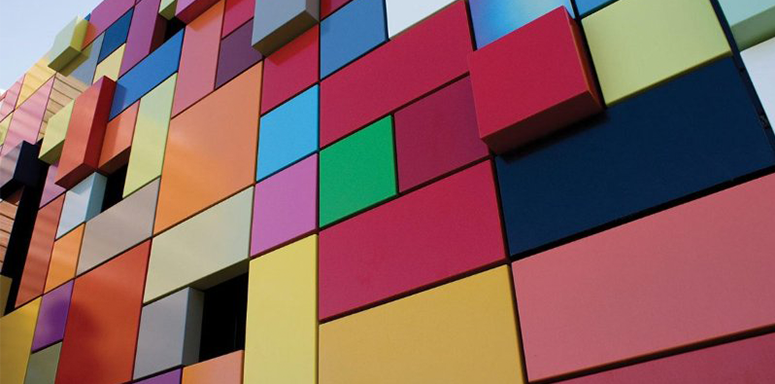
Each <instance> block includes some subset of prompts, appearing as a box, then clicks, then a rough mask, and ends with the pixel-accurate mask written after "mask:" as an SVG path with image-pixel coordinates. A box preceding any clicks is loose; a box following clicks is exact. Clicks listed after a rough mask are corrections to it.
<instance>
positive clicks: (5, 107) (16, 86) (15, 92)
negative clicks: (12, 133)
mask: <svg viewBox="0 0 775 384" xmlns="http://www.w3.org/2000/svg"><path fill="white" fill-rule="evenodd" d="M23 80H24V76H22V78H21V79H19V80H18V81H17V82H15V83H13V85H12V86H11V88H9V89H8V90H7V91H5V99H3V101H2V102H0V121H3V119H5V117H6V116H8V115H9V114H10V113H11V112H13V110H14V108H16V101H17V100H18V99H19V92H21V89H22V82H23Z"/></svg>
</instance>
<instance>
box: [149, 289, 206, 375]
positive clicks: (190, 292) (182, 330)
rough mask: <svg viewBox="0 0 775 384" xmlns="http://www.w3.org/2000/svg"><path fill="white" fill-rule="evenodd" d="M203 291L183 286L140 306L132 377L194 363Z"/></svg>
mask: <svg viewBox="0 0 775 384" xmlns="http://www.w3.org/2000/svg"><path fill="white" fill-rule="evenodd" d="M203 304H204V293H202V292H201V291H197V290H195V289H192V288H185V289H182V290H180V291H178V292H175V293H173V294H172V295H170V296H167V297H165V298H163V299H161V300H158V301H155V302H153V303H151V304H148V305H146V306H145V307H143V313H142V317H141V319H140V333H139V335H138V338H137V352H136V355H135V356H136V357H135V370H134V378H135V379H139V378H142V377H146V376H149V375H152V374H154V373H157V372H160V371H163V370H166V369H169V368H174V367H177V366H180V365H190V364H193V363H196V362H197V360H198V357H199V337H200V334H201V331H202V306H203Z"/></svg>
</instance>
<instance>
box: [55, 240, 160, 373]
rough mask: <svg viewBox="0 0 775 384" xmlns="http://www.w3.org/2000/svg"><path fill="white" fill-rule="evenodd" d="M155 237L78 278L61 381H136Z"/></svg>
mask: <svg viewBox="0 0 775 384" xmlns="http://www.w3.org/2000/svg"><path fill="white" fill-rule="evenodd" d="M149 251H150V242H148V241H146V242H145V243H142V244H140V245H138V246H136V247H134V248H132V249H130V250H129V251H126V252H125V253H124V254H122V255H120V256H118V257H116V258H115V259H113V260H111V261H109V262H107V263H105V264H103V265H101V266H99V267H97V268H95V269H93V270H92V271H89V272H87V273H86V274H84V275H82V276H80V277H78V278H76V280H75V286H74V287H73V296H72V299H71V304H70V313H69V314H68V318H67V327H66V328H65V339H64V344H63V345H62V353H61V355H60V358H59V368H58V369H57V379H56V382H57V384H83V383H90V384H102V383H105V384H108V383H122V382H127V381H130V380H132V365H133V364H134V358H135V346H136V343H137V332H138V327H139V325H140V310H141V308H142V301H143V287H144V285H145V273H146V268H147V266H148V253H149Z"/></svg>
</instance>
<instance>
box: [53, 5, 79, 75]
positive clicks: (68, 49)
mask: <svg viewBox="0 0 775 384" xmlns="http://www.w3.org/2000/svg"><path fill="white" fill-rule="evenodd" d="M88 26H89V22H88V21H86V20H84V19H82V18H80V17H76V18H75V19H73V20H72V21H71V22H70V23H68V24H67V26H65V27H64V28H63V29H62V30H61V31H60V32H59V33H58V34H57V37H56V39H55V40H54V45H53V46H52V47H51V50H49V52H48V59H49V63H48V66H49V68H51V69H53V70H55V71H61V70H63V69H64V68H65V67H66V66H67V64H69V63H70V62H71V61H73V59H75V58H76V57H78V55H79V54H80V53H81V46H82V45H83V39H84V37H85V36H86V29H87V28H88Z"/></svg>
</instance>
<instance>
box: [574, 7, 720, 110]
mask: <svg viewBox="0 0 775 384" xmlns="http://www.w3.org/2000/svg"><path fill="white" fill-rule="evenodd" d="M582 24H583V25H584V32H585V34H586V36H587V41H588V42H589V49H590V53H591V55H592V60H593V61H594V63H595V71H596V72H597V76H598V79H599V80H600V87H601V88H602V90H603V96H604V98H605V102H606V104H608V105H611V104H614V103H617V102H619V101H622V100H624V99H625V98H627V97H630V96H633V95H635V94H637V93H639V92H642V91H645V90H647V89H649V88H651V87H654V86H656V85H658V84H660V83H661V82H664V81H666V80H669V79H671V78H673V77H676V76H678V75H681V74H683V73H685V72H688V71H690V70H692V69H694V68H696V67H698V66H700V65H703V64H705V63H708V62H710V61H712V60H715V59H718V58H721V57H723V56H728V55H730V48H729V44H728V43H727V40H726V37H724V32H723V31H722V29H721V26H720V25H719V22H718V18H717V17H716V13H715V12H714V10H713V7H712V6H711V4H710V1H708V0H680V1H676V0H619V1H617V2H615V3H613V4H611V5H609V6H607V7H605V8H603V9H602V10H600V11H598V12H595V13H594V14H592V15H591V16H588V17H586V18H584V19H583V20H582Z"/></svg>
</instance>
